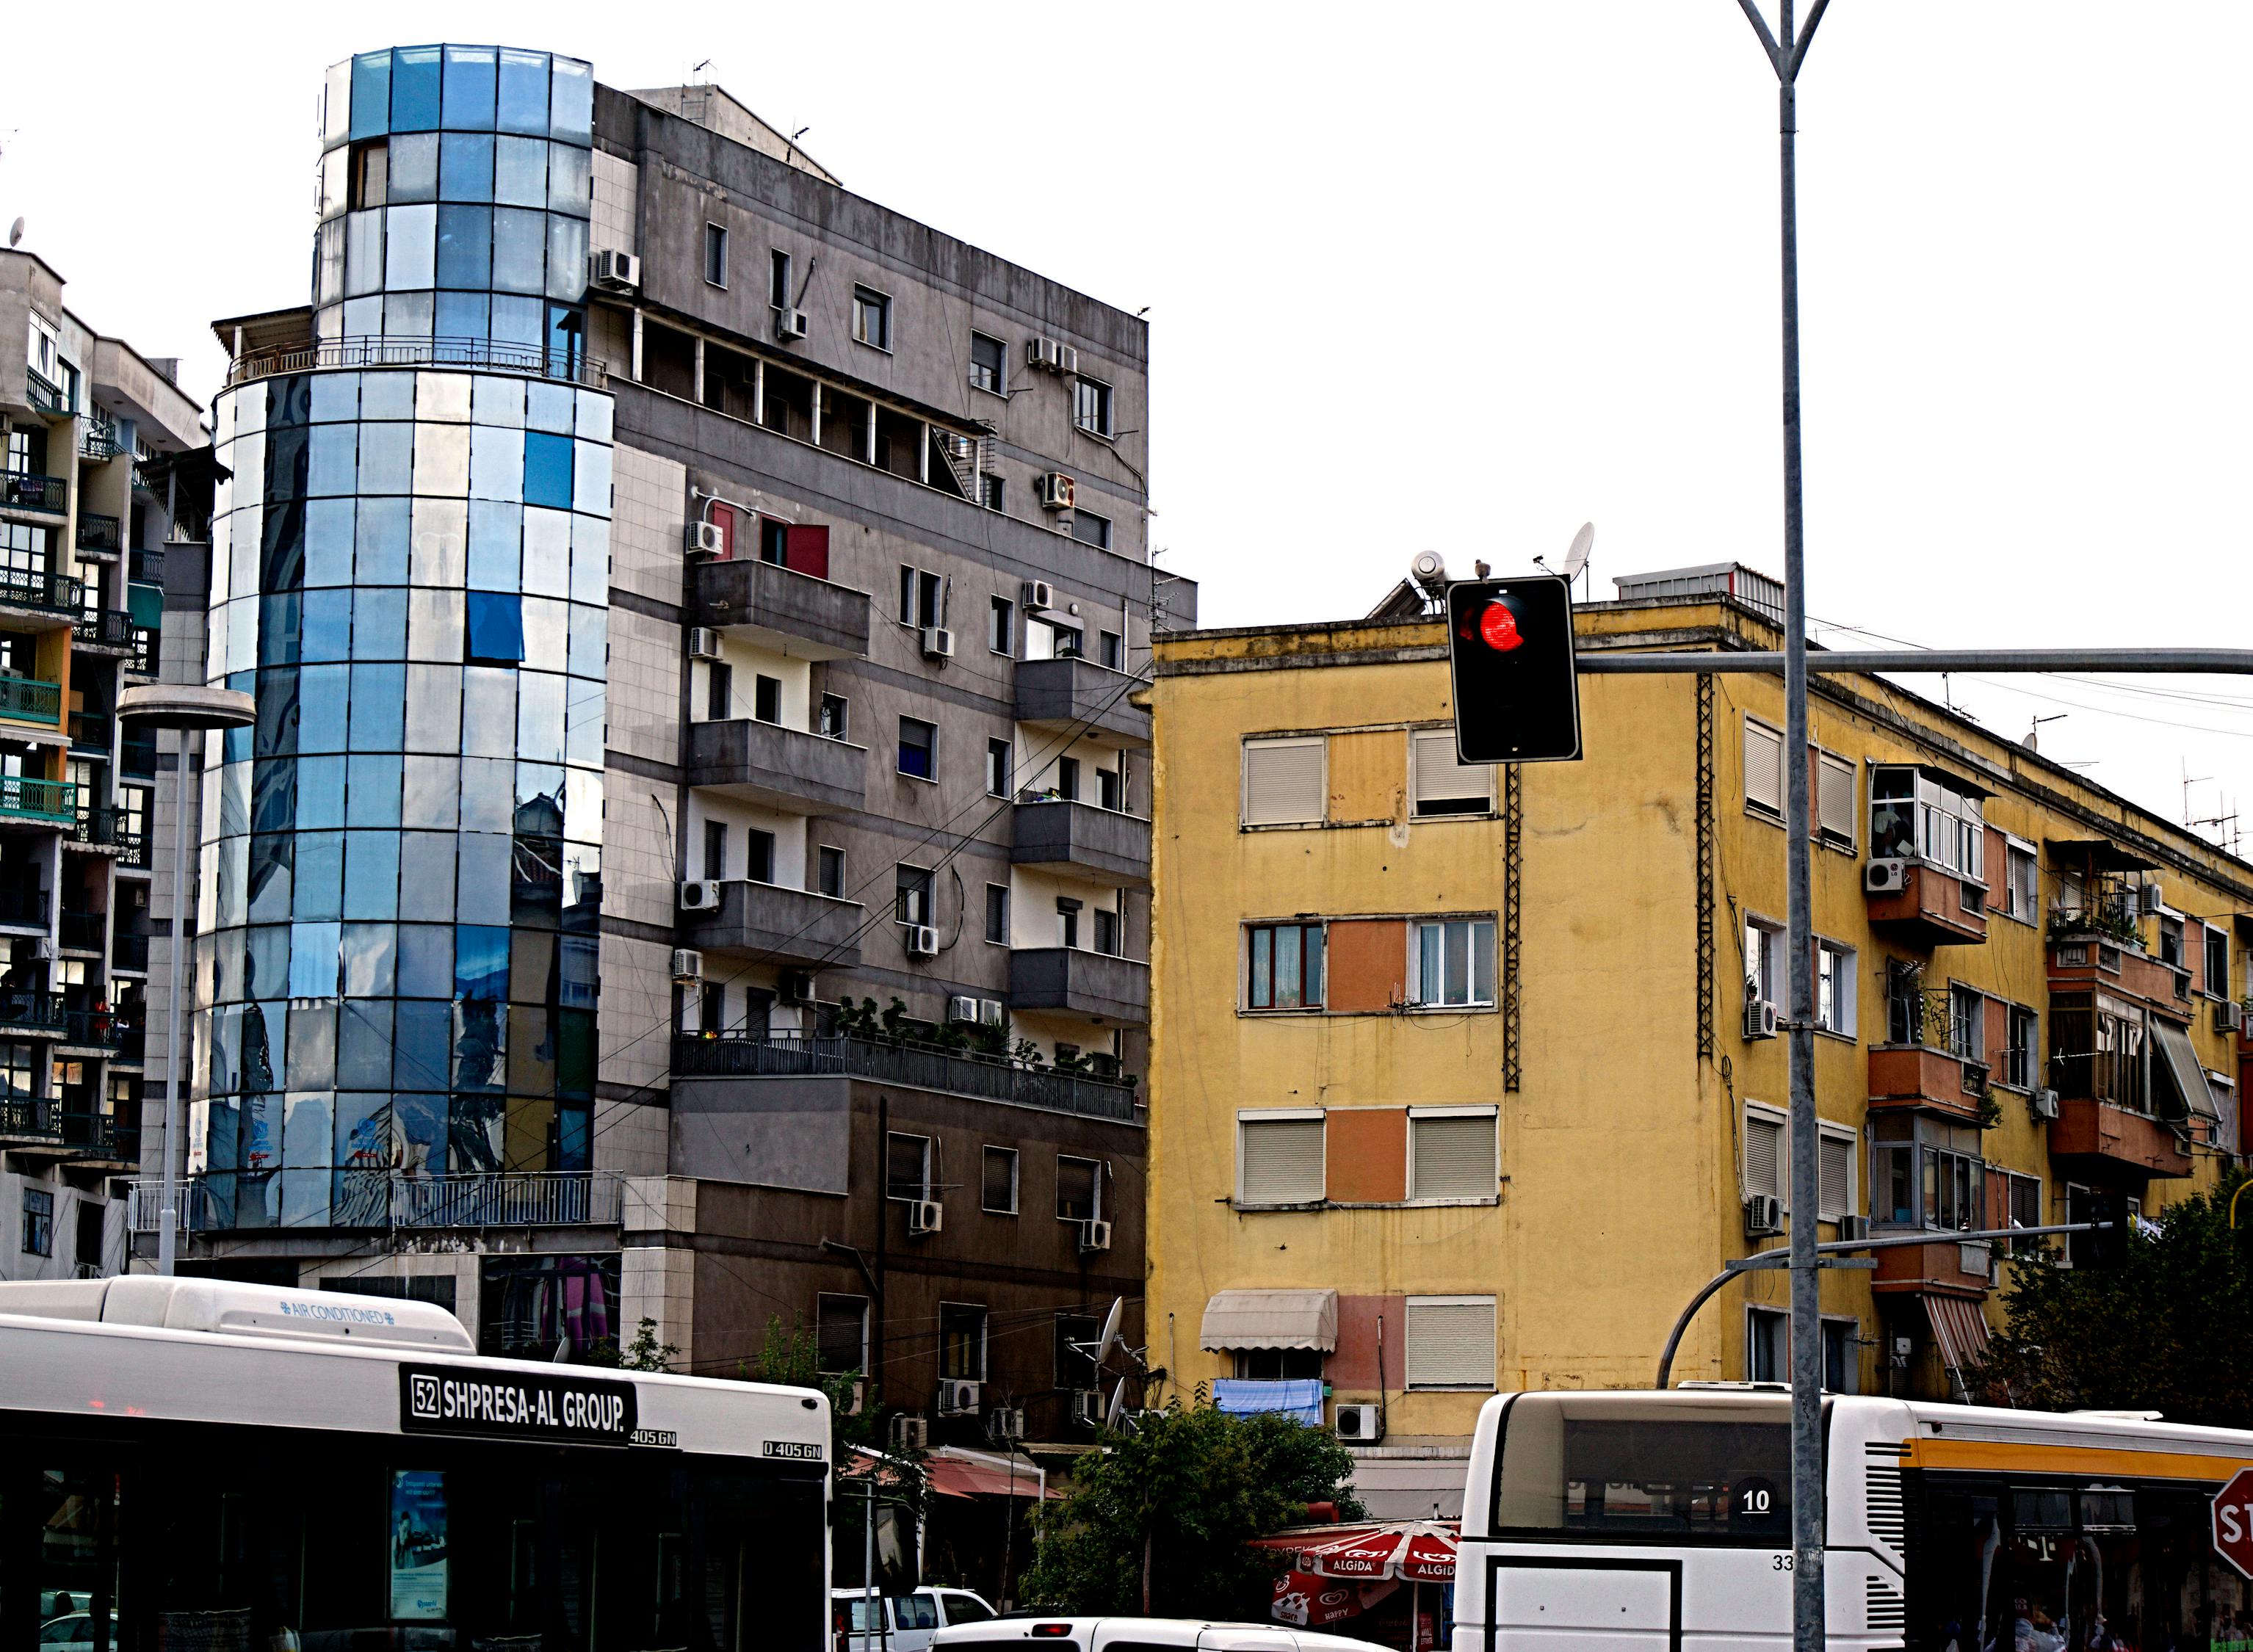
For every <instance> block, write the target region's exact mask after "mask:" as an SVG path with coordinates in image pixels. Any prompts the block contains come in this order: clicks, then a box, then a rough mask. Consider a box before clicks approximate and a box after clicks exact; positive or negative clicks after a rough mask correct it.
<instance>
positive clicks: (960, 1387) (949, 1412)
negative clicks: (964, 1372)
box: [933, 1377, 985, 1417]
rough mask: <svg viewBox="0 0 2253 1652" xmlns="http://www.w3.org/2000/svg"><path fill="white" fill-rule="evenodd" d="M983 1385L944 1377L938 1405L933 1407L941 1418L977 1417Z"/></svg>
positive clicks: (960, 1378)
mask: <svg viewBox="0 0 2253 1652" xmlns="http://www.w3.org/2000/svg"><path fill="white" fill-rule="evenodd" d="M984 1386H985V1384H982V1383H973V1382H969V1381H967V1380H966V1379H964V1378H962V1377H941V1378H940V1379H939V1384H938V1405H936V1406H934V1407H933V1409H934V1410H936V1411H937V1412H938V1414H939V1415H940V1416H941V1417H975V1416H976V1415H978V1401H979V1398H980V1390H981V1389H982V1388H983V1387H984Z"/></svg>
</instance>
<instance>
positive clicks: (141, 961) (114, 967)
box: [109, 935, 149, 975]
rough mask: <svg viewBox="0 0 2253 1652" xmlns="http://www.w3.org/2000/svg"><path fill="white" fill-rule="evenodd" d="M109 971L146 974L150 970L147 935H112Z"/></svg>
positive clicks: (125, 973) (117, 973)
mask: <svg viewBox="0 0 2253 1652" xmlns="http://www.w3.org/2000/svg"><path fill="white" fill-rule="evenodd" d="M109 972H110V973H111V974H113V975H146V974H147V973H148V972H149V938H148V937H147V936H145V935H113V936H111V937H110V938H109Z"/></svg>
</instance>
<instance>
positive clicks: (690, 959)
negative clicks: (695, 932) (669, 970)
mask: <svg viewBox="0 0 2253 1652" xmlns="http://www.w3.org/2000/svg"><path fill="white" fill-rule="evenodd" d="M673 979H674V980H676V981H678V982H679V983H680V985H681V986H699V985H701V983H702V981H703V979H704V954H703V953H701V952H700V951H697V950H696V949H695V948H694V947H693V946H676V947H674V948H673Z"/></svg>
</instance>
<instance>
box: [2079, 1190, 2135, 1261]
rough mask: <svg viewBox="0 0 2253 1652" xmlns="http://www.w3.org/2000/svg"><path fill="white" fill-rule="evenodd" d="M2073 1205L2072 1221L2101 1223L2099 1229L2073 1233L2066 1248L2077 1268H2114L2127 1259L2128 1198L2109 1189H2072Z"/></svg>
mask: <svg viewBox="0 0 2253 1652" xmlns="http://www.w3.org/2000/svg"><path fill="white" fill-rule="evenodd" d="M2071 1202H2072V1204H2073V1205H2075V1206H2076V1207H2077V1209H2075V1211H2074V1213H2073V1215H2072V1216H2071V1217H2070V1218H2069V1219H2070V1220H2072V1221H2075V1222H2104V1223H2110V1226H2109V1227H2102V1228H2098V1229H2096V1230H2094V1231H2092V1232H2089V1233H2076V1234H2075V1235H2073V1236H2072V1243H2071V1244H2068V1246H2067V1247H2066V1254H2067V1255H2068V1256H2069V1257H2070V1258H2072V1259H2073V1265H2074V1266H2075V1267H2077V1268H2117V1267H2118V1266H2120V1265H2121V1264H2123V1263H2124V1262H2125V1261H2127V1259H2128V1199H2127V1195H2125V1194H2122V1193H2118V1192H2116V1191H2114V1190H2113V1189H2111V1188H2088V1189H2086V1190H2080V1189H2076V1190H2075V1196H2074V1197H2073V1199H2072V1201H2071Z"/></svg>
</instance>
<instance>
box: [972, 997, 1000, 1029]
mask: <svg viewBox="0 0 2253 1652" xmlns="http://www.w3.org/2000/svg"><path fill="white" fill-rule="evenodd" d="M1005 1014H1007V1012H1006V1011H1005V1009H1004V1008H1003V1007H1002V1003H1001V1000H1000V999H998V998H981V999H980V1000H978V1024H979V1025H980V1027H999V1026H1001V1024H1002V1021H1003V1018H1004V1016H1005Z"/></svg>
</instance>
